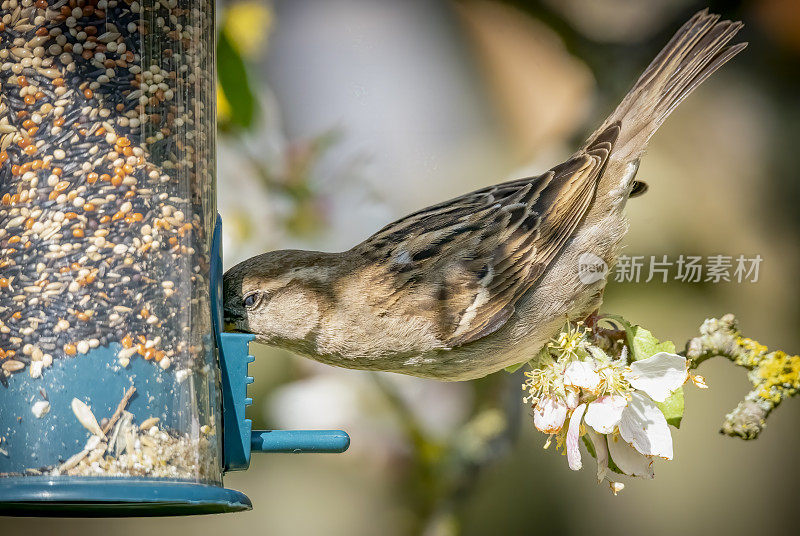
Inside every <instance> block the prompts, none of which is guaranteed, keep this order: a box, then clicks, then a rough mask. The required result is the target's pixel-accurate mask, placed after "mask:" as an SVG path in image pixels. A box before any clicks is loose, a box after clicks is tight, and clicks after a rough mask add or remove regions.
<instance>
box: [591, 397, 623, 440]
mask: <svg viewBox="0 0 800 536" xmlns="http://www.w3.org/2000/svg"><path fill="white" fill-rule="evenodd" d="M627 405H628V401H627V400H626V399H625V397H624V396H620V395H606V396H601V397H600V398H598V399H597V400H595V401H594V402H592V403H590V404H589V408H588V409H587V410H586V419H585V421H586V424H588V425H589V426H591V427H592V428H594V429H595V430H597V431H598V432H600V433H601V434H610V433H611V432H613V431H614V427H615V426H617V424H618V423H619V420H620V418H622V411H623V410H624V409H625V406H627Z"/></svg>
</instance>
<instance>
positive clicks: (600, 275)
mask: <svg viewBox="0 0 800 536" xmlns="http://www.w3.org/2000/svg"><path fill="white" fill-rule="evenodd" d="M606 274H608V265H607V264H606V261H604V260H603V259H601V258H600V257H598V256H597V255H595V254H594V253H589V252H586V253H582V254H581V256H580V257H578V279H580V281H581V283H583V284H584V285H591V284H592V283H597V282H598V281H602V280H603V279H605V277H606Z"/></svg>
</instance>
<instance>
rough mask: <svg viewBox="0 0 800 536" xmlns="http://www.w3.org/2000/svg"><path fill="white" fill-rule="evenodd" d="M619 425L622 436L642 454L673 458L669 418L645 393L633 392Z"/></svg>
mask: <svg viewBox="0 0 800 536" xmlns="http://www.w3.org/2000/svg"><path fill="white" fill-rule="evenodd" d="M618 426H619V433H620V435H622V438H623V439H624V440H625V441H627V442H628V443H630V444H631V445H633V447H634V448H635V449H636V450H638V451H639V452H641V453H642V454H646V455H648V456H659V457H661V458H665V459H667V460H671V459H672V435H670V432H669V426H668V425H667V419H665V418H664V414H663V413H661V410H660V409H658V406H656V404H655V402H653V401H652V400H650V398H649V397H647V396H646V395H645V394H643V393H639V392H636V391H634V392H633V393H631V399H630V401H629V402H628V405H627V407H626V408H625V410H624V411H623V412H622V418H621V419H620V421H619V425H618ZM611 456H612V457H613V456H614V455H613V454H612V455H611Z"/></svg>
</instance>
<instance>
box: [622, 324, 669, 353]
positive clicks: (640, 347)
mask: <svg viewBox="0 0 800 536" xmlns="http://www.w3.org/2000/svg"><path fill="white" fill-rule="evenodd" d="M627 332H628V347H629V348H630V350H631V360H632V361H639V360H641V359H647V358H648V357H652V356H654V355H656V354H657V353H659V352H669V353H672V354H674V353H675V344H674V343H673V342H672V341H664V342H660V341H659V340H658V339H656V338H655V337H654V336H653V334H652V333H650V332H649V331H647V330H646V329H644V328H643V327H642V326H632V327H631V328H630V329H629V330H627Z"/></svg>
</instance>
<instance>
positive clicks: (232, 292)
mask: <svg viewBox="0 0 800 536" xmlns="http://www.w3.org/2000/svg"><path fill="white" fill-rule="evenodd" d="M335 256H336V255H335V254H330V253H319V252H316V251H296V250H283V251H271V252H269V253H264V254H263V255H258V256H256V257H253V258H251V259H247V260H246V261H244V262H241V263H239V264H237V265H236V266H234V267H233V268H231V269H230V270H228V271H227V272H226V273H225V276H224V278H223V296H224V316H225V327H226V329H235V330H238V331H244V332H247V333H253V334H254V335H256V339H257V340H258V341H260V342H264V343H267V344H277V345H282V343H287V344H290V343H292V342H297V341H302V340H305V339H307V338H308V337H309V335H311V334H312V332H313V331H314V330H315V328H316V327H317V325H318V323H319V320H320V316H321V309H322V305H323V303H324V302H325V300H324V296H325V294H326V291H325V287H326V286H327V285H328V284H329V283H330V274H331V273H332V271H333V269H334V266H335V263H334V261H333V257H335Z"/></svg>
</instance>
